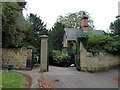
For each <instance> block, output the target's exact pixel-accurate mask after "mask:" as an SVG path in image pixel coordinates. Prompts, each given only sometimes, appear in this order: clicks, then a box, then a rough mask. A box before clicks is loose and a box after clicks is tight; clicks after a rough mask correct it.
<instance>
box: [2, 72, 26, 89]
mask: <svg viewBox="0 0 120 90" xmlns="http://www.w3.org/2000/svg"><path fill="white" fill-rule="evenodd" d="M24 83H25V80H24V77H23V76H22V75H21V74H18V73H15V72H5V71H4V72H2V88H22V86H23V84H24Z"/></svg>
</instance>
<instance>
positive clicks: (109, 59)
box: [80, 43, 120, 72]
mask: <svg viewBox="0 0 120 90" xmlns="http://www.w3.org/2000/svg"><path fill="white" fill-rule="evenodd" d="M118 61H120V56H116V55H112V54H109V53H105V52H100V53H99V54H96V55H94V56H93V55H92V53H90V52H87V51H86V49H85V48H84V47H83V45H82V43H80V68H81V71H91V72H94V71H100V70H102V71H103V70H108V69H109V68H111V67H113V66H116V65H118V64H120V62H119V63H118Z"/></svg>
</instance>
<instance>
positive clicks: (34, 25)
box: [23, 13, 48, 48]
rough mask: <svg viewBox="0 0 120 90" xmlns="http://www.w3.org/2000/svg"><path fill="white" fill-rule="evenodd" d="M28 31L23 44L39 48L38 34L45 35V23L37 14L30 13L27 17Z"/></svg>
mask: <svg viewBox="0 0 120 90" xmlns="http://www.w3.org/2000/svg"><path fill="white" fill-rule="evenodd" d="M27 26H28V31H27V32H26V38H25V40H24V42H23V45H31V46H33V47H35V48H40V35H43V34H45V35H47V34H48V32H47V29H46V24H44V22H43V21H42V19H40V17H38V16H37V15H34V14H32V13H31V14H30V15H29V16H28V18H27Z"/></svg>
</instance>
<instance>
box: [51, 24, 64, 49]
mask: <svg viewBox="0 0 120 90" xmlns="http://www.w3.org/2000/svg"><path fill="white" fill-rule="evenodd" d="M63 35H64V25H63V24H61V23H58V22H56V23H55V24H54V26H53V27H52V30H51V31H49V49H51V50H61V49H62V40H63Z"/></svg>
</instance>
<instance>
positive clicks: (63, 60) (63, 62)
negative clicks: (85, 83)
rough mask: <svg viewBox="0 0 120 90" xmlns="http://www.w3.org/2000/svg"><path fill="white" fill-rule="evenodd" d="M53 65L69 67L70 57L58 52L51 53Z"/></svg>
mask: <svg viewBox="0 0 120 90" xmlns="http://www.w3.org/2000/svg"><path fill="white" fill-rule="evenodd" d="M52 57H53V63H54V65H57V66H70V64H71V61H70V56H69V55H68V54H66V53H62V52H61V51H59V50H53V51H52Z"/></svg>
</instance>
